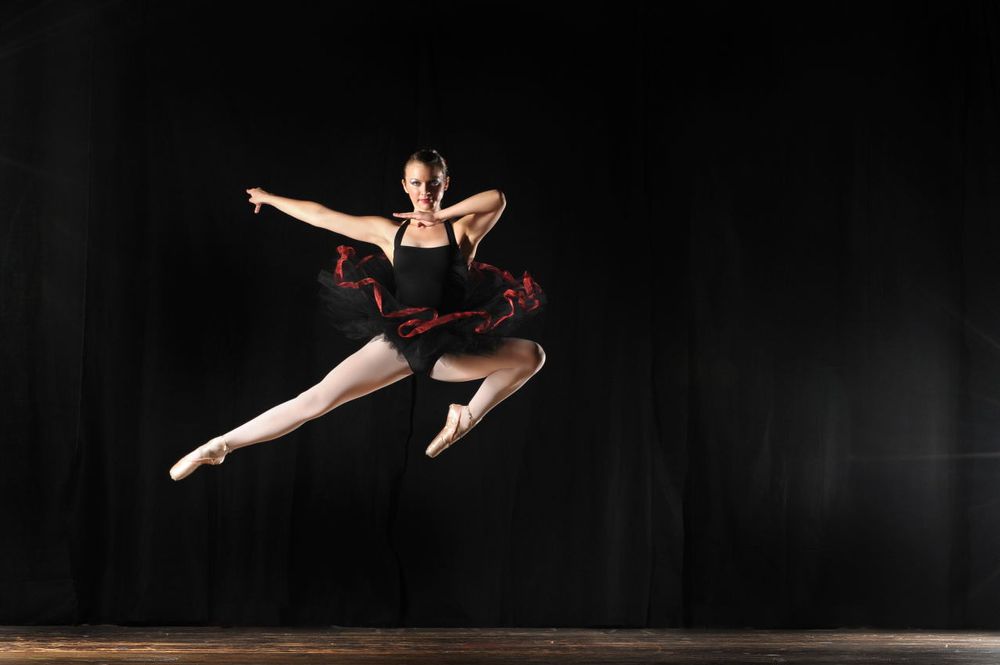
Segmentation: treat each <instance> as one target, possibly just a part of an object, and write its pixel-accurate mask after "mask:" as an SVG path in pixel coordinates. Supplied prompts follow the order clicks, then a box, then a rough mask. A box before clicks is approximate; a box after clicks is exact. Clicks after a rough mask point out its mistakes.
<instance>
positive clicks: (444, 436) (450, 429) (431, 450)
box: [424, 404, 477, 457]
mask: <svg viewBox="0 0 1000 665" xmlns="http://www.w3.org/2000/svg"><path fill="white" fill-rule="evenodd" d="M463 412H465V413H467V414H468V416H469V424H468V425H466V426H465V428H464V429H463V428H462V426H461V425H462V413H463ZM476 422H477V421H476V419H475V418H473V416H472V410H471V409H470V408H469V407H468V405H462V404H449V405H448V418H447V420H446V421H445V424H444V427H443V428H441V431H440V432H438V433H437V436H435V437H434V439H433V440H432V441H431V443H430V445H429V446H427V450H426V451H424V453H425V454H426V455H427V456H428V457H437V456H438V455H440V454H441V451H443V450H446V449H447V448H448V447H450V446H451V445H452V444H454V443H455V442H456V441H458V440H459V439H461V438H462V437H463V436H465V435H466V434H467V433H468V432H469V430H471V429H472V428H473V427H475V426H476Z"/></svg>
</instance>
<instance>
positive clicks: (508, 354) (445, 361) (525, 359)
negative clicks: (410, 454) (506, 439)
mask: <svg viewBox="0 0 1000 665" xmlns="http://www.w3.org/2000/svg"><path fill="white" fill-rule="evenodd" d="M543 364H545V351H544V350H543V349H542V347H541V345H540V344H538V343H537V342H534V341H532V340H530V339H521V338H518V337H506V338H504V340H503V342H502V343H501V345H500V348H499V349H497V352H496V353H494V354H492V355H489V356H479V355H474V354H450V353H446V354H444V355H443V356H441V357H440V358H438V360H437V362H435V363H434V367H433V368H431V372H430V377H431V378H432V379H437V380H438V381H472V380H474V379H482V378H483V377H485V380H484V381H483V382H482V384H480V386H479V389H478V390H477V391H476V394H475V395H473V396H472V400H471V401H470V402H469V404H468V405H467V407H465V408H462V409H458V408H456V407H449V412H448V416H449V417H448V422H447V423H446V424H445V427H444V429H442V430H441V432H440V433H439V434H438V435H437V436H436V437H434V440H433V441H432V442H431V444H430V446H428V448H427V454H428V455H429V456H431V457H434V456H436V455H437V454H438V453H439V452H441V450H444V449H445V448H447V447H448V446H450V445H451V444H452V443H454V442H455V441H457V440H458V439H459V438H461V437H462V436H464V434H465V433H466V432H468V430H469V429H471V428H472V427H473V426H474V425H476V424H477V423H478V422H479V421H480V420H482V419H483V416H485V415H486V414H487V413H488V412H489V411H490V410H491V409H492V408H493V407H494V406H496V405H497V404H499V403H500V402H502V401H503V400H505V399H506V398H507V397H509V396H510V395H511V394H512V393H514V392H515V391H516V390H518V389H519V388H520V387H521V386H523V385H524V384H525V383H526V382H527V381H528V379H530V378H531V377H532V376H534V375H535V373H536V372H538V370H540V369H541V368H542V365H543Z"/></svg>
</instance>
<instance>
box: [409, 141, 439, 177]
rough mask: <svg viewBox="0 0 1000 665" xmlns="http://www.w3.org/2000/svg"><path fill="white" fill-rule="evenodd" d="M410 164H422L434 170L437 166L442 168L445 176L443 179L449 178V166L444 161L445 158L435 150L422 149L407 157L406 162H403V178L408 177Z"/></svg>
mask: <svg viewBox="0 0 1000 665" xmlns="http://www.w3.org/2000/svg"><path fill="white" fill-rule="evenodd" d="M410 162H421V163H422V164H426V165H427V166H429V167H431V168H433V167H435V166H437V167H440V168H441V170H442V172H443V173H444V175H443V176H442V177H445V178H447V177H448V164H447V163H446V162H445V161H444V157H442V156H441V153H439V152H438V151H437V150H435V149H434V148H421V149H420V150H417V151H416V152H415V153H413V154H412V155H410V156H409V157H407V159H406V161H405V162H403V177H404V178H405V177H406V166H407V164H409V163H410Z"/></svg>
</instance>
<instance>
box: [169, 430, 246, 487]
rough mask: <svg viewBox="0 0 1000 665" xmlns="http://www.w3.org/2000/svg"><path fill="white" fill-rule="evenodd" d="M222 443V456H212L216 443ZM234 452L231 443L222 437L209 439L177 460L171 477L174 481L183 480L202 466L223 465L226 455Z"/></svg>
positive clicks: (172, 468) (171, 468)
mask: <svg viewBox="0 0 1000 665" xmlns="http://www.w3.org/2000/svg"><path fill="white" fill-rule="evenodd" d="M219 441H221V442H222V454H221V455H219V454H218V453H216V454H215V455H212V454H211V452H210V451H211V450H213V449H214V448H216V445H215V444H216V442H219ZM231 452H232V449H231V448H230V447H229V442H228V441H226V440H225V439H222V438H220V437H215V438H214V439H209V440H208V441H207V442H205V443H203V444H202V445H200V446H198V447H197V448H195V449H194V450H192V451H191V452H189V453H188V454H187V455H185V456H184V457H182V458H180V459H179V460H177V463H176V464H174V465H173V466H172V467H170V477H171V478H173V479H174V480H181V479H182V478H187V477H188V476H190V475H191V473H192V472H193V471H194V470H195V469H197V468H198V467H199V466H201V465H202V464H216V465H218V464H222V462H223V461H224V460H225V459H226V455H228V454H229V453H231Z"/></svg>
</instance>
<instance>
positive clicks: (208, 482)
mask: <svg viewBox="0 0 1000 665" xmlns="http://www.w3.org/2000/svg"><path fill="white" fill-rule="evenodd" d="M800 5H807V6H808V9H806V8H805V6H798V7H797V8H794V7H787V6H782V7H780V8H779V7H778V6H777V5H770V4H764V3H761V4H757V5H749V4H746V3H743V4H735V3H734V4H732V5H726V4H722V3H704V4H703V5H702V6H701V7H700V8H694V9H692V8H686V9H680V8H678V7H675V6H674V3H652V2H648V3H642V2H614V3H610V2H609V3H604V4H598V5H595V6H593V7H591V8H586V9H584V8H582V7H580V8H578V9H576V10H573V11H569V10H568V9H565V10H564V9H563V8H560V7H557V6H555V5H553V6H551V7H550V6H547V5H545V4H544V3H527V2H515V3H510V2H504V3H502V4H499V3H498V4H493V5H479V4H475V3H473V4H470V5H462V4H458V5H456V4H452V3H431V4H426V3H424V4H419V5H412V4H411V5H389V4H385V3H383V4H378V3H351V4H350V5H337V6H335V7H330V8H323V7H322V4H321V3H318V4H315V5H311V6H310V5H307V4H305V3H302V4H297V3H278V4H270V5H263V4H261V5H250V4H241V5H238V6H237V5H233V6H232V7H229V8H228V9H226V10H225V11H224V12H223V11H221V10H220V9H218V8H215V9H212V10H209V9H208V7H209V5H205V4H203V3H195V2H192V1H190V0H187V1H182V2H176V1H174V2H166V1H164V0H155V1H154V0H147V1H145V2H128V1H118V2H115V1H111V2H103V3H79V2H69V1H66V0H54V1H51V2H8V3H4V4H3V5H0V84H2V90H3V91H4V92H3V94H0V211H2V214H0V219H2V220H3V224H2V225H0V240H2V242H0V261H2V273H0V335H2V364H0V377H2V383H0V390H2V393H0V398H2V404H3V407H2V409H0V419H2V420H0V426H2V428H0V432H2V436H3V447H2V452H3V456H2V459H0V478H2V481H3V482H2V487H0V519H2V524H3V532H4V535H3V537H2V538H0V621H2V622H3V623H7V624H32V623H58V624H69V623H91V624H95V623H114V624H221V625H238V624H255V625H264V624H274V625H278V624H281V625H298V624H303V625H330V624H336V625H359V626H361V625H365V626H449V625H453V626H592V627H596V626H621V627H643V626H650V627H657V626H737V627H738V626H757V627H777V626H782V627H837V626H877V627H905V626H911V627H936V628H973V627H988V628H997V627H1000V613H998V612H997V611H996V608H997V607H1000V536H998V534H1000V297H998V296H1000V259H998V249H1000V230H998V227H1000V218H998V211H1000V198H998V197H1000V168H998V167H1000V154H998V150H1000V135H998V133H1000V108H998V103H1000V88H998V85H1000V84H998V77H1000V72H998V66H1000V8H998V7H997V6H996V5H995V4H994V3H991V2H988V1H987V0H978V1H970V2H966V3H959V2H953V1H951V0H937V1H927V2H907V3H902V2H900V3H895V4H890V3H881V4H878V3H856V4H850V3H843V2H823V3H800ZM484 8H485V9H486V11H485V13H484V12H483V9H484ZM425 145H430V146H434V147H436V148H438V149H439V150H441V152H442V153H443V154H444V155H445V156H446V157H447V158H448V160H449V166H450V167H451V169H452V187H451V189H450V190H449V192H448V194H447V195H446V198H445V202H444V203H445V205H450V204H452V203H455V202H457V201H459V200H461V199H463V198H465V197H467V196H470V195H472V194H475V193H477V192H480V191H483V190H485V189H490V188H493V187H500V188H502V189H503V190H504V191H505V193H506V194H507V197H508V206H507V209H506V211H505V213H504V215H503V217H502V219H501V220H500V223H499V224H498V225H497V226H496V227H495V228H494V229H493V230H492V232H491V233H490V235H489V236H488V238H487V239H486V241H485V242H484V243H483V245H482V246H481V247H480V250H479V253H478V256H477V258H479V259H480V260H484V261H487V262H490V263H493V264H495V265H499V266H502V267H505V268H507V269H510V270H512V271H514V272H515V273H517V274H520V272H521V271H522V270H528V271H530V272H531V273H532V275H533V276H534V277H535V278H536V279H537V280H538V281H539V282H540V283H541V284H542V285H543V287H544V288H545V289H546V291H547V292H548V294H549V298H550V305H549V307H548V309H547V311H546V312H545V313H544V314H543V315H542V316H541V317H540V318H539V319H537V320H535V321H533V322H532V323H531V324H530V326H529V327H528V328H526V329H525V330H524V331H523V333H522V334H521V336H524V337H529V338H531V339H535V340H537V341H538V342H540V343H541V344H542V345H543V347H544V348H545V350H546V355H547V361H546V364H545V366H544V367H543V369H542V370H541V372H540V373H539V374H538V375H536V376H535V377H534V378H533V379H532V380H531V381H529V382H528V383H527V384H526V385H525V386H524V387H523V388H522V389H521V390H520V391H518V392H517V393H515V394H514V395H513V396H511V397H510V398H508V399H507V400H506V401H505V402H503V403H501V404H500V405H499V406H498V407H497V408H496V409H495V410H494V411H493V412H491V414H490V415H489V416H488V417H487V418H485V419H484V420H483V422H482V424H481V425H480V426H479V427H477V428H476V429H475V430H474V431H473V432H472V433H471V434H470V435H469V436H468V437H467V438H465V439H463V440H462V441H461V442H460V443H459V444H458V445H457V446H456V447H455V448H452V449H450V450H448V451H447V452H446V453H445V454H443V455H441V456H440V457H438V458H436V459H429V458H427V457H425V456H424V455H423V450H424V447H425V446H426V444H427V443H428V442H429V440H430V438H431V437H432V436H433V435H434V434H435V433H436V432H437V431H438V429H439V428H440V427H441V425H442V424H443V422H444V416H445V413H446V408H447V404H448V403H449V402H451V401H461V402H467V401H468V399H469V398H470V397H471V395H472V393H473V391H474V390H475V388H476V386H477V383H457V384H446V383H440V382H435V381H432V380H429V379H419V380H418V379H413V378H410V379H405V380H403V381H401V382H399V383H396V384H393V385H392V386H390V387H388V388H386V389H384V390H382V391H379V392H377V393H374V394H371V395H368V396H365V397H363V398H360V399H358V400H355V401H353V402H350V403H348V404H345V405H344V406H342V407H340V408H338V409H335V410H334V411H331V412H330V413H328V414H327V415H325V416H324V417H322V418H319V419H317V420H313V421H310V422H307V423H306V424H305V425H303V426H302V427H301V428H299V429H297V430H295V431H294V432H292V433H291V434H289V435H287V436H285V437H282V438H280V439H278V440H275V441H271V442H267V443H262V444H259V445H255V446H251V447H248V448H245V449H241V450H239V451H237V452H235V453H234V454H232V455H230V456H229V457H228V458H227V459H226V461H225V464H223V465H222V466H218V467H202V468H201V469H200V470H199V471H197V472H196V474H195V475H194V476H192V477H191V478H189V479H186V480H184V481H181V482H179V483H177V482H174V481H172V480H171V479H170V478H169V476H168V475H167V470H168V469H169V467H170V465H171V464H172V463H173V462H174V461H176V459H177V458H178V457H180V456H181V455H182V454H184V453H186V452H188V451H189V450H191V449H192V448H193V447H195V446H196V445H198V444H200V443H203V442H204V441H206V440H208V439H209V438H210V437H211V436H214V435H216V434H220V433H222V432H224V431H226V430H228V429H231V428H233V427H235V426H236V425H238V424H240V423H242V422H244V421H246V420H248V419H250V418H252V417H253V416H255V415H257V414H258V413H260V412H262V411H264V410H265V409H267V408H270V407H271V406H274V405H275V404H277V403H279V402H282V401H284V400H286V399H289V398H290V397H293V396H295V395H296V394H298V393H299V392H301V391H303V390H305V389H306V388H308V387H309V386H311V385H313V384H314V383H316V382H318V381H319V380H320V379H321V378H322V377H323V376H324V375H325V374H326V373H327V372H329V371H330V369H332V368H333V367H334V366H335V365H336V364H337V363H338V362H339V361H340V360H341V359H342V358H344V357H345V356H346V355H347V354H349V353H351V352H352V351H354V350H355V349H356V348H357V347H358V344H357V343H354V342H351V341H349V340H345V339H342V338H339V337H338V336H336V334H334V333H332V331H331V330H329V329H328V328H327V327H326V326H325V324H324V322H323V321H322V319H321V317H320V315H319V310H318V300H317V287H318V285H317V284H316V281H315V276H316V273H317V272H318V271H319V270H320V269H321V268H322V267H323V266H324V265H327V264H328V263H329V261H330V260H331V259H332V257H333V256H334V255H335V247H336V246H337V245H338V244H340V243H343V242H345V241H349V240H350V239H348V238H345V237H342V236H337V235H334V234H331V233H329V232H327V231H323V230H321V229H318V228H315V227H311V226H309V225H306V224H303V223H301V222H299V221H297V220H295V219H293V218H291V217H289V216H287V215H284V214H283V213H280V212H279V211H277V210H275V209H273V208H270V207H265V208H264V209H263V211H262V212H261V214H259V215H254V214H252V209H253V206H252V205H250V204H249V203H248V202H247V195H246V193H245V191H244V190H245V189H246V188H248V187H254V186H261V187H264V188H265V189H268V190H269V191H273V192H276V193H278V194H282V195H285V196H291V197H295V198H303V199H311V200H315V201H319V202H321V203H323V204H325V205H327V206H329V207H331V208H334V209H337V210H341V211H344V212H349V213H353V214H381V215H385V216H391V213H392V212H393V211H399V210H407V209H409V208H408V205H407V204H408V199H407V198H406V197H405V195H404V193H403V192H402V190H401V186H400V184H399V179H400V176H401V167H402V163H403V161H404V160H405V158H406V156H407V155H408V154H409V153H410V152H412V151H413V150H415V149H416V148H418V147H421V146H425Z"/></svg>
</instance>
